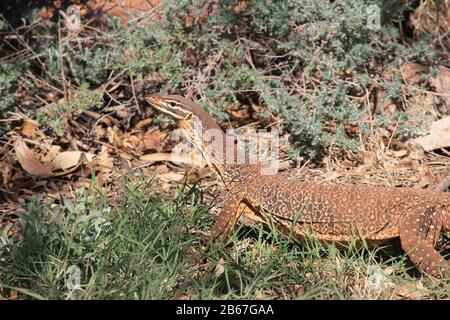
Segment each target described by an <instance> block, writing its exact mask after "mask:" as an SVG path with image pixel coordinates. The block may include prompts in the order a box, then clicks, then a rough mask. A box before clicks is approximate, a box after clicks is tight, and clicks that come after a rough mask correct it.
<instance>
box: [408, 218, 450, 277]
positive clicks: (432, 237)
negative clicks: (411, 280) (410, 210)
mask: <svg viewBox="0 0 450 320" xmlns="http://www.w3.org/2000/svg"><path fill="white" fill-rule="evenodd" d="M443 214H444V215H446V213H445V212H443ZM423 216H424V215H423V213H422V212H418V213H416V214H411V215H408V216H406V217H404V218H403V219H402V221H401V225H400V242H401V245H402V248H403V250H405V252H407V253H408V256H409V258H410V259H411V261H412V262H413V263H414V264H415V265H416V266H417V268H418V269H419V270H420V271H422V272H425V273H428V274H430V275H432V276H435V277H441V276H443V277H448V276H449V275H450V263H449V262H448V261H446V260H445V259H444V257H442V256H441V255H440V254H439V253H438V252H437V251H436V249H435V248H434V245H435V243H436V241H437V239H438V237H439V233H440V231H441V228H442V227H445V226H443V225H442V224H439V223H437V220H440V219H422V217H423ZM447 217H448V212H447ZM444 219H445V217H444ZM447 220H448V219H447ZM447 224H448V221H447ZM447 227H448V225H447Z"/></svg>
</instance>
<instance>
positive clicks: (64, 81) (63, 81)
mask: <svg viewBox="0 0 450 320" xmlns="http://www.w3.org/2000/svg"><path fill="white" fill-rule="evenodd" d="M58 51H59V68H60V69H61V81H62V83H63V88H64V102H67V100H68V97H69V91H68V90H67V85H66V76H65V74H64V61H63V47H62V44H61V17H59V19H58Z"/></svg>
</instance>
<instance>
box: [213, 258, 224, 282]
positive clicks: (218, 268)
mask: <svg viewBox="0 0 450 320" xmlns="http://www.w3.org/2000/svg"><path fill="white" fill-rule="evenodd" d="M224 264H225V261H224V260H223V258H220V260H219V261H218V262H217V264H216V266H215V268H214V276H215V277H216V278H218V277H220V276H221V275H222V274H223V273H224V272H225V266H224Z"/></svg>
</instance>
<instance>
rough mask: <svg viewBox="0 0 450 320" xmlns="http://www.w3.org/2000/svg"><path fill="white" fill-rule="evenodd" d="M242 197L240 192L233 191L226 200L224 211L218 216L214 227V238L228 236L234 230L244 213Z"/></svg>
mask: <svg viewBox="0 0 450 320" xmlns="http://www.w3.org/2000/svg"><path fill="white" fill-rule="evenodd" d="M241 204H242V198H241V197H240V196H239V194H238V193H232V192H231V191H230V195H229V196H228V199H226V200H225V203H224V206H223V208H222V211H221V212H220V214H219V216H218V217H217V222H216V224H215V225H214V226H213V228H212V236H213V238H214V239H217V238H219V237H222V236H224V237H228V236H229V235H230V233H231V232H232V230H233V227H234V225H235V224H236V222H237V221H238V219H239V217H240V215H241V214H242V212H243V210H241V209H242V206H241Z"/></svg>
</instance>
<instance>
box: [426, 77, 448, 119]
mask: <svg viewBox="0 0 450 320" xmlns="http://www.w3.org/2000/svg"><path fill="white" fill-rule="evenodd" d="M428 81H429V82H430V84H431V85H432V86H434V87H435V88H436V91H437V92H438V93H442V94H444V96H442V99H443V100H444V102H445V104H446V105H447V110H448V111H449V112H450V71H449V70H447V69H444V68H441V69H440V73H439V75H438V76H437V77H432V78H430V79H429V80H428Z"/></svg>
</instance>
